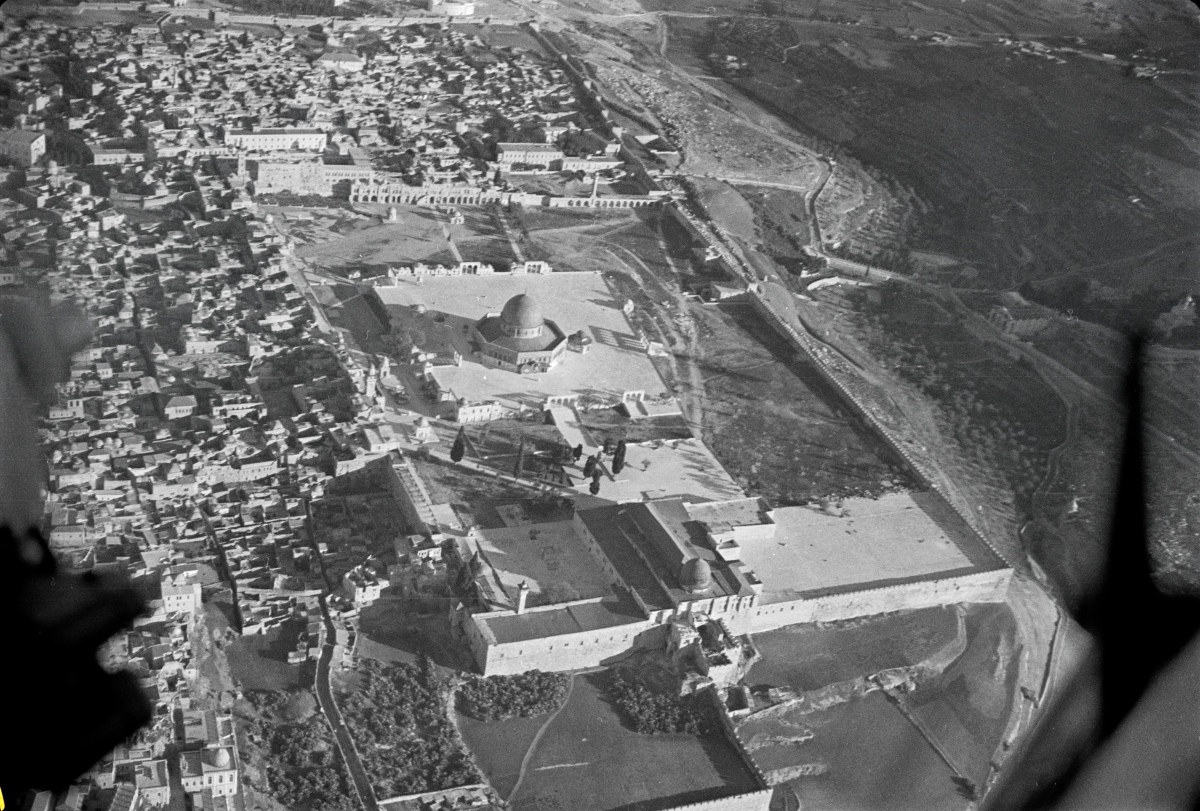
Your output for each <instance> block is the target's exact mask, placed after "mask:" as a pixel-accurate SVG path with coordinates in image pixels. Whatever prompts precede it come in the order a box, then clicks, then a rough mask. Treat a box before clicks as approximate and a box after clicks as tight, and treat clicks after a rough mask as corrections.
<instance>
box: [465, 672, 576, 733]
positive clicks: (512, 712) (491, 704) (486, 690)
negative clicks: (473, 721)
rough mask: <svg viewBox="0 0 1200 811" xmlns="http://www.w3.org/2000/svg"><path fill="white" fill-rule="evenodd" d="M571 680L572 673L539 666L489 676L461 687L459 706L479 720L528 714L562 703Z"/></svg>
mask: <svg viewBox="0 0 1200 811" xmlns="http://www.w3.org/2000/svg"><path fill="white" fill-rule="evenodd" d="M570 684H571V679H570V677H569V676H567V675H565V674H563V673H543V672H541V671H540V670H531V671H529V672H528V673H522V674H521V675H519V676H489V677H488V678H486V679H474V680H472V681H469V682H467V683H466V684H464V685H463V686H462V687H461V688H460V689H459V691H458V706H459V709H461V710H462V711H463V712H464V713H466V714H467V715H469V716H471V717H472V718H477V719H479V720H480V721H503V720H505V719H506V718H528V717H529V716H531V715H542V714H544V713H548V712H553V711H555V710H557V709H558V708H559V707H561V706H562V705H563V702H564V701H566V700H567V692H568V691H569V689H570Z"/></svg>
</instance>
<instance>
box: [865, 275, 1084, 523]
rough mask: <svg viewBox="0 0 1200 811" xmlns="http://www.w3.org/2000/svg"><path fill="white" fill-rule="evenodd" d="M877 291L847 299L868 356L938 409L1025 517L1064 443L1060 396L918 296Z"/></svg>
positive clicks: (891, 288) (892, 289)
mask: <svg viewBox="0 0 1200 811" xmlns="http://www.w3.org/2000/svg"><path fill="white" fill-rule="evenodd" d="M879 293H880V295H879V296H878V298H877V299H876V298H874V297H872V296H870V295H860V296H855V297H854V299H853V300H854V301H855V302H856V304H857V306H858V307H859V310H860V312H861V313H863V314H864V315H865V317H866V319H867V328H866V329H865V330H864V334H865V335H866V337H867V341H868V345H869V348H870V350H871V351H872V353H873V354H874V355H875V357H876V358H878V359H879V360H880V362H882V363H883V364H884V365H886V366H889V367H892V368H894V369H896V371H897V372H898V373H899V375H900V376H901V377H902V378H904V379H905V380H906V381H908V382H909V383H912V384H914V385H915V386H916V387H917V388H919V389H920V390H921V392H923V393H924V394H925V395H926V396H927V397H929V398H930V399H931V400H933V401H934V402H935V403H936V404H937V408H938V414H939V416H940V418H941V419H942V421H943V424H944V425H945V426H946V427H947V429H948V432H949V433H950V435H951V436H953V438H954V440H955V441H956V442H957V443H958V444H959V446H960V447H961V448H962V449H963V450H964V451H967V452H969V453H971V454H973V455H974V456H975V457H976V458H977V459H978V461H979V464H980V465H981V466H982V467H984V468H986V469H989V470H994V471H1000V472H1002V473H1003V475H1004V477H1005V479H1006V480H1007V482H1008V485H1009V487H1011V488H1012V491H1013V493H1014V494H1015V495H1016V497H1017V506H1018V509H1019V510H1021V511H1022V512H1025V513H1028V512H1029V511H1030V509H1031V501H1030V500H1031V498H1032V496H1033V492H1034V490H1035V488H1036V487H1037V486H1038V484H1039V483H1040V482H1041V481H1042V478H1043V477H1044V476H1045V473H1046V468H1047V465H1048V464H1049V459H1050V451H1051V450H1053V449H1054V448H1055V447H1056V446H1058V445H1060V444H1061V443H1062V442H1063V440H1064V439H1066V424H1067V409H1066V405H1065V404H1064V403H1063V402H1062V399H1061V398H1060V397H1059V396H1058V395H1057V394H1056V393H1055V391H1054V389H1052V388H1051V387H1050V386H1049V385H1048V384H1047V383H1046V382H1045V381H1044V380H1043V379H1042V378H1041V377H1040V376H1039V375H1038V374H1037V372H1036V371H1035V370H1034V369H1033V368H1032V367H1031V366H1030V364H1029V363H1028V362H1027V361H1025V360H1024V359H1023V358H1019V359H1014V358H1012V357H1010V356H1008V355H1006V354H1003V353H1002V352H1001V351H1000V350H999V349H997V348H995V347H994V346H993V345H990V344H986V343H984V342H983V341H981V340H979V339H978V338H976V337H975V336H974V335H973V334H972V333H971V332H970V331H969V330H968V329H967V328H966V326H965V325H964V324H963V323H962V322H961V321H960V320H959V319H958V317H956V316H955V315H953V314H951V313H950V312H948V311H947V310H945V309H943V308H942V307H941V306H940V305H939V304H938V303H936V302H934V301H931V300H929V298H928V297H927V295H926V294H924V293H922V292H921V291H917V290H914V289H912V288H910V287H907V286H905V285H900V284H889V285H886V286H884V287H882V288H880V290H879ZM876 302H878V303H876Z"/></svg>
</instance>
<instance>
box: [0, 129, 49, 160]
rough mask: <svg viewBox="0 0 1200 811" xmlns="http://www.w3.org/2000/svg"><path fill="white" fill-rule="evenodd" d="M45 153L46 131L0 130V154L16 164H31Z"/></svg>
mask: <svg viewBox="0 0 1200 811" xmlns="http://www.w3.org/2000/svg"><path fill="white" fill-rule="evenodd" d="M45 154H46V133H44V132H31V131H29V130H0V155H3V156H4V157H6V158H8V159H9V160H10V161H12V162H13V163H15V164H17V165H18V166H32V165H33V164H35V163H37V162H38V159H40V158H41V157H42V155H45Z"/></svg>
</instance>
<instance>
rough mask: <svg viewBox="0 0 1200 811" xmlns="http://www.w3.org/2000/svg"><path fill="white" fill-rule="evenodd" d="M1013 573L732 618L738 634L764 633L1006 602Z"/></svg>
mask: <svg viewBox="0 0 1200 811" xmlns="http://www.w3.org/2000/svg"><path fill="white" fill-rule="evenodd" d="M1011 578H1012V570H1011V569H1008V568H997V569H992V570H990V571H984V572H971V573H969V574H963V575H958V576H955V577H933V578H929V579H925V580H916V581H914V582H911V583H901V584H898V585H892V586H881V587H879V588H868V589H860V590H856V591H848V592H844V593H841V594H827V595H822V596H818V597H810V598H802V599H799V600H792V601H789V602H781V603H769V604H767V605H760V606H757V607H756V608H755V610H754V611H753V612H752V613H749V614H747V613H745V612H742V613H738V614H733V615H730V616H728V617H727V618H726V621H727V622H728V623H729V626H730V628H731V629H732V630H733V631H734V633H740V634H741V633H762V632H764V631H773V630H775V629H776V628H782V627H784V626H787V625H795V624H797V623H807V622H835V621H838V620H847V619H854V618H856V617H870V616H875V615H878V614H888V613H891V612H893V611H907V610H911V609H915V608H934V607H937V606H941V605H951V604H954V603H1001V602H1004V600H1005V598H1006V597H1007V596H1008V584H1009V581H1010V580H1011Z"/></svg>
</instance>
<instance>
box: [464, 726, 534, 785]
mask: <svg viewBox="0 0 1200 811" xmlns="http://www.w3.org/2000/svg"><path fill="white" fill-rule="evenodd" d="M549 719H550V715H549V713H547V714H545V715H534V716H532V717H530V718H509V719H507V720H504V721H477V720H475V719H474V718H471V717H470V716H468V715H463V714H462V713H459V714H458V728H459V730H460V731H461V732H462V736H463V740H464V741H465V742H466V744H467V747H468V748H469V749H470V750H471V754H473V755H474V756H475V760H476V762H477V763H478V764H479V768H480V769H482V770H483V773H484V775H485V776H486V777H487V779H488V782H489V783H491V784H492V788H494V789H496V793H497V794H499V795H500V796H501V797H507V796H508V795H510V794H511V793H512V790H513V789H514V788H516V785H517V781H518V780H519V779H520V777H521V762H522V761H523V760H524V759H525V753H526V752H528V751H529V747H530V746H532V745H533V739H534V736H535V735H537V733H538V730H540V729H541V728H542V727H544V726H545V725H546V723H547V722H548V721H549Z"/></svg>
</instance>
